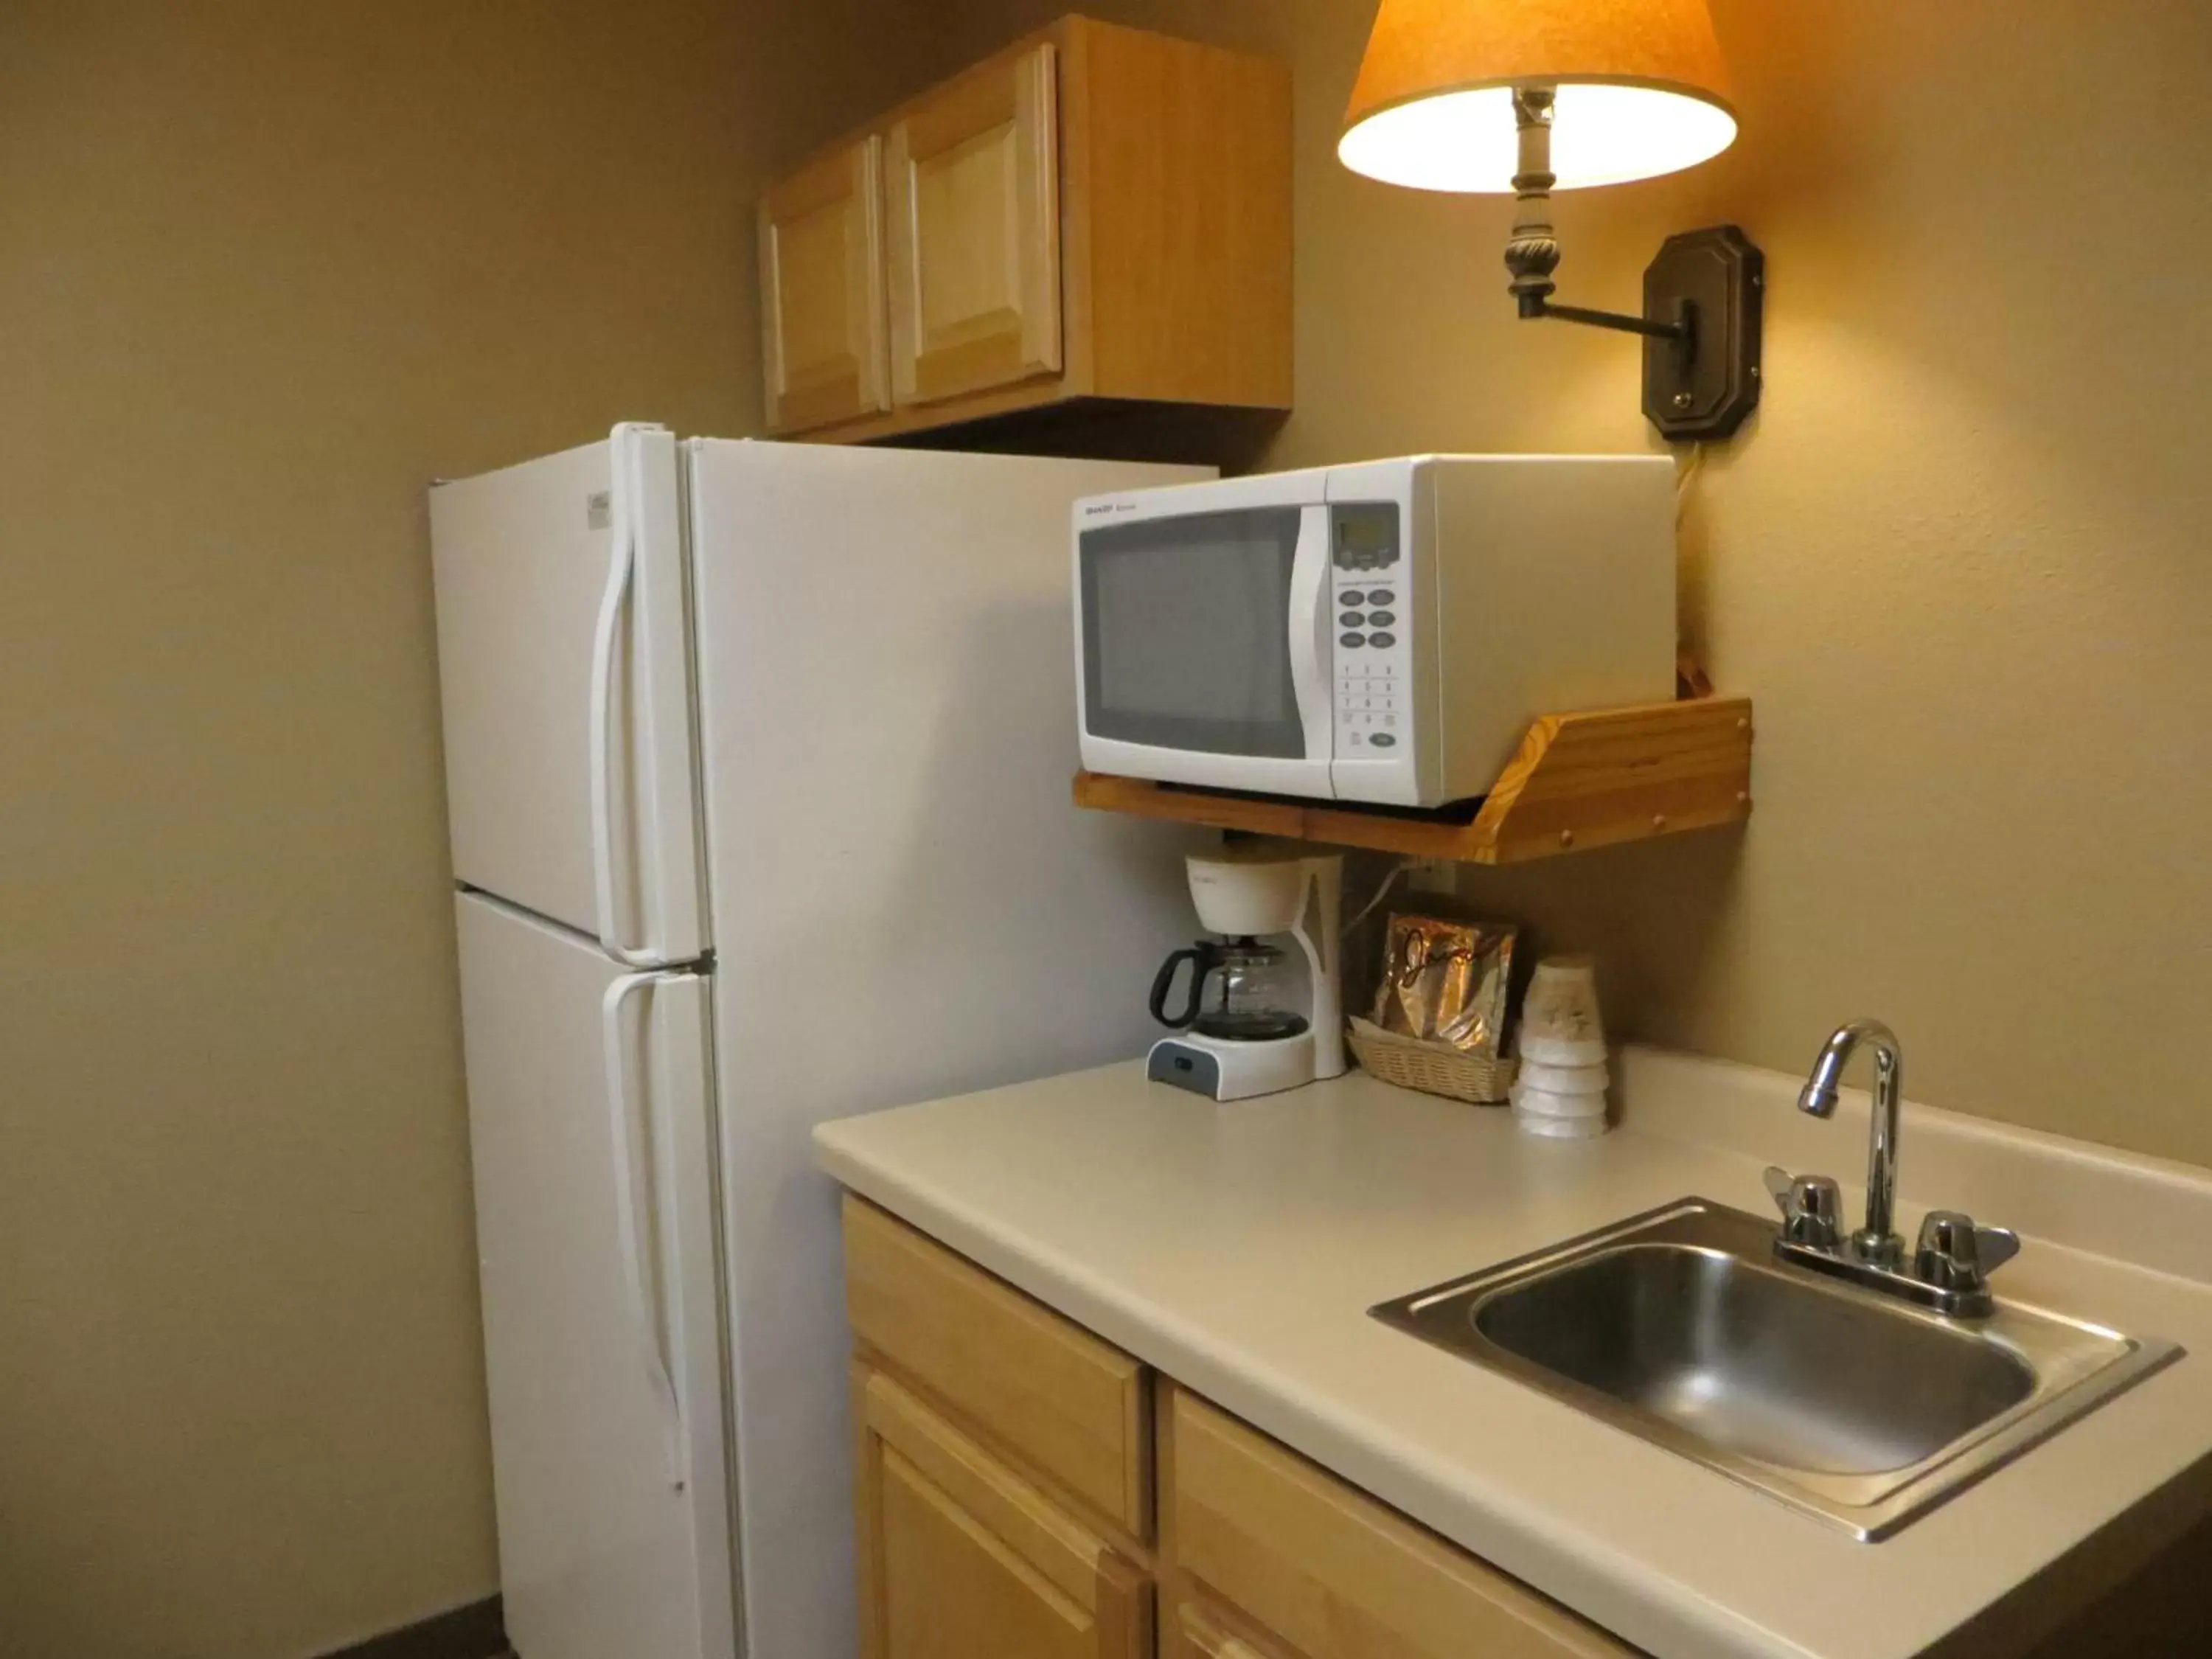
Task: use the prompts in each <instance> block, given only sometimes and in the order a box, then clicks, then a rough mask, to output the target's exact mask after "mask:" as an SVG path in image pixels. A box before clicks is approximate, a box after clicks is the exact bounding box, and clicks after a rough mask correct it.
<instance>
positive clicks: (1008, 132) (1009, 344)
mask: <svg viewBox="0 0 2212 1659" xmlns="http://www.w3.org/2000/svg"><path fill="white" fill-rule="evenodd" d="M1057 77H1058V53H1057V52H1056V51H1055V49H1054V47H1053V46H1052V45H1051V44H1050V43H1049V42H1047V43H1045V44H1042V45H1040V46H1036V47H1035V48H1033V49H1032V50H1030V52H1025V53H1024V54H1023V55H1022V56H1021V57H1019V58H1015V59H1013V60H1012V62H1010V63H1004V64H987V65H985V66H984V67H983V68H981V69H980V70H975V72H973V73H971V74H969V75H966V76H962V77H961V78H960V79H959V80H957V81H955V82H952V83H951V85H949V86H947V87H946V88H945V89H944V90H943V91H942V92H939V93H938V94H933V96H932V97H931V98H930V99H928V100H927V101H926V102H925V103H924V104H922V105H921V106H919V107H917V108H916V109H915V110H914V111H913V112H912V113H910V114H908V116H907V117H906V118H905V119H903V120H902V121H900V122H899V123H898V124H897V125H896V126H894V127H893V128H892V129H891V132H890V145H889V162H888V167H889V171H890V180H889V190H888V192H887V193H888V196H889V200H890V221H891V225H890V290H891V291H890V328H891V368H892V392H893V398H894V401H895V402H896V403H897V404H901V405H906V404H926V403H933V402H935V401H937V400H939V399H940V398H952V397H957V396H960V395H961V394H963V393H966V392H979V391H985V390H987V389H989V388H991V387H994V386H1010V385H1012V384H1013V383H1015V382H1016V381H1019V380H1028V379H1030V378H1032V377H1034V376H1036V375H1040V374H1057V373H1059V371H1060V131H1059V119H1058V114H1057V104H1058V79H1057Z"/></svg>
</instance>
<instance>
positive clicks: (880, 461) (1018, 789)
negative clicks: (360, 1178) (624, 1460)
mask: <svg viewBox="0 0 2212 1659" xmlns="http://www.w3.org/2000/svg"><path fill="white" fill-rule="evenodd" d="M686 454H687V457H688V467H689V472H690V482H691V510H692V532H693V533H692V557H693V564H694V571H693V581H694V591H695V596H696V610H697V623H698V650H699V667H700V693H701V736H702V744H703V750H702V753H703V761H704V766H703V781H704V784H705V787H706V791H707V804H708V812H707V821H708V829H709V846H708V861H709V867H710V870H711V872H712V876H713V879H712V882H711V884H710V885H711V888H712V891H713V896H714V933H715V938H716V940H717V952H716V957H717V959H716V967H715V981H716V983H715V1011H714V1018H715V1051H716V1054H717V1055H718V1057H719V1064H720V1075H719V1077H718V1079H717V1084H716V1096H717V1099H718V1101H719V1103H720V1105H719V1111H720V1123H721V1127H722V1157H723V1167H724V1170H725V1175H724V1182H723V1184H724V1193H725V1201H724V1211H725V1226H726V1231H727V1237H728V1240H729V1243H728V1245H727V1247H726V1258H727V1260H728V1261H729V1264H730V1285H731V1296H732V1304H733V1313H732V1363H733V1374H734V1376H735V1378H736V1391H735V1413H736V1416H735V1424H736V1434H737V1448H736V1467H737V1471H738V1482H739V1510H740V1512H741V1514H742V1516H743V1517H744V1524H743V1525H742V1527H741V1529H740V1530H741V1541H740V1544H741V1548H742V1550H743V1559H744V1572H743V1576H744V1583H745V1584H746V1587H747V1588H746V1596H745V1620H746V1635H747V1638H748V1642H749V1644H750V1651H751V1652H753V1653H754V1654H757V1655H760V1656H763V1659H781V1656H785V1655H793V1656H800V1655H804V1656H815V1655H833V1654H849V1653H851V1652H852V1651H853V1650H854V1635H853V1629H852V1620H853V1609H854V1589H853V1583H852V1579H851V1570H852V1569H851V1547H852V1545H851V1540H852V1515H851V1508H850V1493H851V1491H852V1485H851V1475H850V1455H849V1444H850V1442H849V1439H848V1425H847V1417H846V1411H845V1407H844V1401H843V1398H842V1394H841V1391H840V1390H838V1389H836V1387H835V1386H834V1385H833V1384H832V1383H831V1382H830V1381H829V1379H833V1378H836V1377H837V1376H840V1375H841V1374H842V1371H841V1366H842V1361H843V1357H844V1352H845V1343H846V1336H845V1324H844V1316H843V1303H842V1297H841V1294H840V1290H839V1285H838V1255H839V1252H838V1243H837V1220H836V1216H837V1210H836V1193H835V1190H834V1188H832V1186H831V1184H830V1182H829V1180H828V1179H827V1178H826V1177H824V1176H822V1175H821V1174H820V1173H819V1172H817V1170H815V1169H814V1168H813V1165H812V1162H811V1155H810V1142H809V1134H810V1132H811V1128H812V1126H813V1125H814V1124H815V1123H817V1122H818V1121H821V1120H823V1119H824V1118H829V1117H836V1116H841V1115H846V1114H848V1113H854V1112H862V1111H867V1110H870V1109H874V1108H878V1107H884V1106H893V1105H897V1104H900V1103H904V1102H908V1101H914V1100H923V1099H927V1098H929V1097H933V1096H939V1095H947V1094H956V1093H958V1092H960V1091H963V1090H969V1089H979V1088H983V1087H986V1086H988V1085H993V1084H999V1083H1008V1082H1012V1081H1015V1080H1017V1079H1024V1078H1033V1077H1041V1076H1044V1075H1047V1074H1048V1073H1054V1072H1061V1071H1067V1070H1072V1069H1073V1068H1075V1067H1078V1066H1091V1065H1097V1064H1098V1063H1101V1062H1103V1061H1105V1060H1115V1059H1119V1058H1123V1057H1127V1056H1129V1055H1133V1054H1141V1053H1143V1052H1144V1048H1145V1045H1146V1042H1147V1041H1148V1040H1149V1039H1150V1037H1151V1036H1152V1034H1153V1030H1152V1023H1151V1020H1150V1018H1149V1017H1148V1016H1147V1014H1146V1009H1145V987H1146V986H1148V985H1149V984H1150V983H1151V982H1152V975H1153V972H1154V970H1155V969H1158V966H1159V962H1160V958H1161V957H1163V956H1164V955H1165V954H1166V952H1167V951H1168V950H1169V948H1170V946H1171V945H1176V944H1180V943H1183V942H1185V941H1186V940H1187V939H1188V935H1189V933H1190V929H1191V925H1192V924H1191V916H1190V899H1189V894H1188V888H1187V886H1186V885H1185V883H1184V880H1183V870H1182V851H1183V849H1184V848H1186V847H1188V846H1190V845H1193V844H1194V842H1196V841H1197V840H1198V838H1199V836H1200V834H1201V833H1202V832H1191V831H1186V830H1182V829H1178V828H1176V827H1175V826H1170V825H1164V824H1153V823H1143V822H1140V821H1139V820H1136V819H1133V818H1122V817H1118V816H1117V815H1115V814H1112V813H1105V812H1085V811H1079V810H1078V809H1077V808H1076V807H1075V805H1074V804H1073V800H1072V799H1070V793H1069V787H1068V785H1069V780H1070V779H1071V778H1072V777H1073V774H1074V772H1075V769H1076V763H1077V762H1076V725H1075V654H1074V649H1073V642H1072V640H1071V636H1070V634H1069V629H1068V620H1067V619H1068V612H1069V597H1068V586H1067V584H1068V566H1069V557H1068V538H1069V525H1070V522H1071V520H1072V518H1073V507H1074V503H1075V501H1076V500H1077V499H1078V498H1079V497H1080V496H1083V495H1097V494H1101V493H1104V492H1108V491H1112V490H1119V489H1133V488H1139V487H1142V486H1145V485H1148V484H1156V483H1182V482H1188V481H1189V480H1191V479H1193V478H1194V477H1199V476H1200V474H1199V473H1198V472H1197V471H1195V470H1194V469H1192V468H1188V467H1164V466H1134V465H1115V464H1107V463H1099V462H1079V461H1060V460H1035V459H1017V458H1011V457H1002V456H986V455H964V454H935V453H918V452H911V451H899V450H889V449H884V450H869V449H850V448H842V447H839V448H833V447H828V446H814V445H779V444H761V443H699V444H692V445H687V446H686ZM764 594H772V595H773V596H774V603H772V604H764V603H763V602H762V596H763V595H764ZM526 1659H528V1656H526Z"/></svg>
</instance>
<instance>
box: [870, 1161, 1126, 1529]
mask: <svg viewBox="0 0 2212 1659" xmlns="http://www.w3.org/2000/svg"><path fill="white" fill-rule="evenodd" d="M845 1301H846V1310H847V1313H848V1316H849V1317H850V1319H851V1321H852V1324H853V1331H854V1335H855V1336H857V1337H858V1338H859V1339H860V1340H861V1341H862V1342H864V1343H866V1344H867V1345H868V1346H870V1347H872V1348H873V1349H874V1350H875V1351H876V1352H878V1353H879V1354H881V1355H882V1356H883V1357H884V1358H885V1359H887V1360H888V1361H890V1364H892V1365H894V1366H895V1367H896V1368H897V1369H899V1370H902V1371H904V1372H905V1373H906V1374H907V1375H908V1376H911V1377H913V1378H914V1379H915V1381H916V1382H918V1383H921V1384H922V1386H923V1387H925V1388H927V1389H929V1390H930V1391H931V1392H933V1394H935V1395H938V1396H939V1397H940V1398H942V1399H943V1400H945V1401H946V1402H947V1403H948V1404H950V1405H951V1406H952V1407H954V1408H955V1409H957V1411H959V1412H960V1413H962V1414H963V1415H964V1416H965V1417H967V1418H968V1419H969V1420H970V1421H971V1422H973V1423H974V1424H975V1425H977V1426H978V1427H980V1428H981V1430H983V1431H984V1432H986V1433H987V1434H988V1435H990V1436H991V1437H993V1438H994V1440H995V1441H996V1442H998V1443H1000V1444H1001V1445H1003V1446H1005V1447H1006V1449H1009V1450H1010V1451H1012V1452H1014V1453H1016V1454H1017V1455H1019V1456H1020V1457H1022V1458H1024V1459H1026V1460H1027V1461H1028V1462H1030V1464H1031V1465H1033V1466H1034V1467H1035V1468H1036V1471H1037V1473H1039V1474H1042V1475H1044V1476H1046V1477H1047V1478H1048V1479H1049V1480H1052V1481H1054V1482H1055V1483H1057V1484H1058V1485H1059V1486H1060V1487H1062V1488H1063V1489H1065V1491H1066V1492H1067V1493H1068V1494H1069V1495H1070V1496H1072V1497H1074V1498H1079V1499H1080V1500H1082V1502H1084V1503H1085V1504H1089V1505H1090V1506H1091V1508H1092V1509H1093V1510H1096V1511H1097V1514H1098V1515H1099V1516H1102V1517H1103V1518H1104V1519H1105V1520H1107V1521H1109V1522H1112V1523H1113V1524H1114V1525H1115V1526H1116V1527H1118V1528H1121V1530H1122V1531H1123V1532H1125V1533H1127V1534H1129V1535H1130V1536H1131V1537H1133V1538H1137V1539H1144V1538H1146V1537H1149V1536H1150V1534H1151V1528H1152V1489H1151V1481H1150V1474H1149V1468H1148V1460H1147V1457H1146V1449H1147V1447H1146V1442H1147V1439H1148V1437H1149V1429H1150V1424H1149V1421H1148V1412H1147V1407H1146V1388H1145V1380H1144V1368H1143V1367H1142V1366H1140V1365H1139V1364H1138V1363H1137V1362H1136V1361H1135V1360H1134V1359H1132V1358H1130V1357H1129V1356H1128V1355H1127V1354H1125V1353H1123V1352H1121V1350H1120V1349H1118V1348H1115V1347H1113V1346H1109V1344H1107V1343H1104V1342H1101V1341H1100V1340H1098V1339H1097V1337H1095V1336H1092V1335H1091V1334H1090V1333H1089V1332H1087V1331H1085V1330H1084V1329H1083V1328H1081V1327H1079V1326H1077V1325H1074V1324H1071V1323H1070V1322H1068V1321H1066V1320H1065V1319H1062V1318H1061V1317H1060V1316H1059V1315H1058V1314H1055V1313H1054V1312H1052V1311H1051V1310H1048V1309H1046V1308H1042V1307H1040V1306H1039V1305H1038V1304H1036V1303H1035V1302H1032V1301H1030V1298H1029V1297H1025V1296H1024V1295H1022V1294H1021V1292H1019V1291H1016V1290H1013V1289H1012V1288H1011V1287H1010V1286H1008V1285H1003V1284H1001V1283H1000V1282H999V1280H997V1279H994V1278H992V1277H991V1276H990V1275H989V1274H988V1273H985V1272H983V1271H982V1269H981V1268H980V1267H975V1266H974V1265H973V1264H972V1263H969V1262H968V1261H963V1260H962V1259H961V1258H960V1257H959V1256H957V1255H954V1254H953V1253H952V1252H951V1251H950V1250H948V1249H945V1248H944V1247H943V1246H942V1245H939V1244H936V1243H932V1242H931V1241H930V1240H928V1239H927V1238H924V1237H922V1236H921V1234H920V1233H918V1232H916V1231H914V1230H913V1229H912V1228H911V1227H908V1226H906V1225H904V1224H902V1223H901V1222H897V1221H895V1220H893V1219H892V1218H890V1217H889V1216H887V1215H885V1214H884V1212H882V1211H880V1210H878V1209H876V1208H875V1207H873V1206H871V1205H869V1204H866V1203H864V1202H862V1201H860V1200H857V1199H854V1198H852V1197H850V1196H848V1197H847V1199H846V1200H845Z"/></svg>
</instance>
